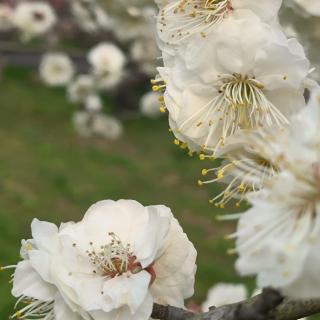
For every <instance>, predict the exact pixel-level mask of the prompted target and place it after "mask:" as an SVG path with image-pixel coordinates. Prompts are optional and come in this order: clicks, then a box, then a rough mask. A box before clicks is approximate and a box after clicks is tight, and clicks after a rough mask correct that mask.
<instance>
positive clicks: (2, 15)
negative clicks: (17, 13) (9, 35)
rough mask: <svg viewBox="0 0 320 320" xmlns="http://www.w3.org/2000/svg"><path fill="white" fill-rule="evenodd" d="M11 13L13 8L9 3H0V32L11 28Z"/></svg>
mask: <svg viewBox="0 0 320 320" xmlns="http://www.w3.org/2000/svg"><path fill="white" fill-rule="evenodd" d="M12 14H13V10H12V8H11V7H10V6H9V5H7V4H1V3H0V32H2V31H9V30H11V29H12V28H13V23H12Z"/></svg>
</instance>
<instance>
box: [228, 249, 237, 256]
mask: <svg viewBox="0 0 320 320" xmlns="http://www.w3.org/2000/svg"><path fill="white" fill-rule="evenodd" d="M227 254H228V255H230V256H231V255H234V254H236V250H235V249H229V250H227Z"/></svg>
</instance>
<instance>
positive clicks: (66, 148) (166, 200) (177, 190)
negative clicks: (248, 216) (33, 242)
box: [0, 69, 253, 320]
mask: <svg viewBox="0 0 320 320" xmlns="http://www.w3.org/2000/svg"><path fill="white" fill-rule="evenodd" d="M0 92H1V98H0V265H7V264H15V263H16V261H17V260H18V259H19V248H20V240H21V239H22V238H28V237H29V236H30V223H31V221H32V219H33V218H34V217H37V218H39V219H43V220H48V221H52V222H55V223H59V222H61V221H69V220H75V221H77V220H80V219H81V217H82V215H83V214H84V212H85V211H86V209H87V208H88V207H89V206H90V205H91V204H92V203H94V202H95V201H98V200H102V199H107V198H110V199H119V198H130V199H136V200H138V201H139V202H141V203H143V204H145V205H148V204H166V205H168V206H170V207H171V208H172V210H173V212H174V214H175V215H176V217H177V218H178V219H179V220H180V222H181V224H182V226H183V228H184V229H185V231H186V233H187V234H188V236H189V238H190V239H191V240H192V242H193V243H194V245H195V247H196V248H197V250H198V254H199V256H198V272H197V278H196V293H195V296H194V298H193V299H194V300H195V301H196V302H198V303H200V302H201V301H202V300H203V299H204V298H205V296H206V292H207V289H208V288H209V287H210V286H212V285H213V284H214V283H216V282H221V281H224V282H240V281H241V280H242V279H240V278H238V277H237V275H236V273H235V271H234V267H233V262H234V259H235V257H232V256H228V255H227V254H226V251H227V249H228V248H231V247H232V245H233V244H232V242H227V241H226V240H224V236H225V235H226V234H228V233H230V232H232V230H233V229H234V225H233V223H219V222H217V221H216V219H215V215H216V214H217V209H216V208H215V207H212V206H210V205H209V204H208V199H209V196H210V194H213V193H214V192H215V191H214V190H213V189H212V186H211V187H208V188H206V187H205V188H199V187H198V186H197V184H196V181H197V179H198V178H199V174H200V170H201V168H203V167H205V166H206V165H207V164H205V163H203V162H200V161H199V160H198V159H196V158H190V157H188V156H187V155H186V153H185V151H183V150H180V149H179V148H177V147H176V146H174V144H173V143H172V140H173V138H172V136H171V135H170V133H169V132H168V128H167V119H166V118H165V117H164V119H162V120H156V121H152V120H146V119H137V120H131V121H127V122H125V133H124V135H123V137H122V138H121V139H120V140H118V141H115V142H109V141H106V140H102V139H84V138H81V137H79V136H78V135H77V134H76V133H75V132H74V129H73V127H72V125H71V120H70V119H71V116H72V113H73V111H74V107H73V106H71V105H70V104H68V103H67V102H66V98H65V94H64V91H63V90H53V89H50V88H45V87H42V86H41V85H39V84H38V83H36V82H35V80H34V77H33V75H32V73H31V72H30V71H28V70H20V71H19V72H18V71H17V70H15V69H8V70H6V72H5V74H4V76H3V79H2V81H1V82H0ZM230 210H233V209H230ZM219 213H221V211H219ZM9 279H10V272H7V271H6V272H2V273H1V274H0V319H1V320H6V319H8V318H9V315H10V314H11V313H12V310H13V304H14V300H13V299H12V298H11V297H10V287H11V286H10V284H9V283H8V280H9ZM245 281H246V283H247V284H248V286H249V287H250V290H252V289H253V282H252V281H251V280H248V279H247V280H245Z"/></svg>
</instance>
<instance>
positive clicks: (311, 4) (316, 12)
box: [293, 0, 320, 17]
mask: <svg viewBox="0 0 320 320" xmlns="http://www.w3.org/2000/svg"><path fill="white" fill-rule="evenodd" d="M293 1H294V2H295V3H296V4H297V5H298V6H299V7H300V8H302V9H304V10H305V11H306V12H307V13H309V14H310V15H313V16H319V17H320V2H319V1H318V0H293Z"/></svg>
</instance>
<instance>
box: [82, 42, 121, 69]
mask: <svg viewBox="0 0 320 320" xmlns="http://www.w3.org/2000/svg"><path fill="white" fill-rule="evenodd" d="M88 60H89V62H90V64H91V66H92V67H93V71H94V72H95V73H96V74H104V73H107V74H109V73H111V74H113V73H120V72H121V70H122V69H123V67H124V64H125V62H126V58H125V55H124V54H123V52H122V51H121V50H120V49H119V48H118V47H117V46H115V45H114V44H112V43H100V44H98V45H97V46H96V47H94V48H93V49H91V51H90V52H89V54H88Z"/></svg>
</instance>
